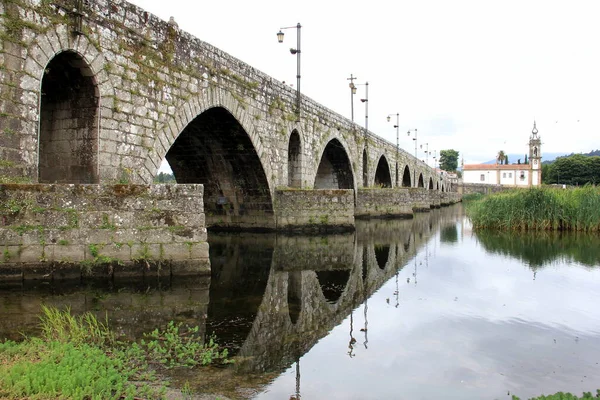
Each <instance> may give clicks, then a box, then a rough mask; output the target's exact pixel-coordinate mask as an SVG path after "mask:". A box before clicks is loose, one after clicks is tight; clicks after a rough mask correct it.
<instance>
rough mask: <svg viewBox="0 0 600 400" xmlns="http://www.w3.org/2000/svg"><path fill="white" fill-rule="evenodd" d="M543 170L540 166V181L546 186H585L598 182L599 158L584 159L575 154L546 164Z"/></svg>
mask: <svg viewBox="0 0 600 400" xmlns="http://www.w3.org/2000/svg"><path fill="white" fill-rule="evenodd" d="M547 165H548V167H547V169H546V170H545V169H544V167H543V165H542V181H543V182H544V183H548V184H557V183H559V184H568V185H585V184H586V183H592V184H596V183H598V182H600V157H599V156H591V157H586V156H584V155H581V154H575V155H572V156H567V157H560V158H557V159H556V161H554V162H553V163H551V164H547Z"/></svg>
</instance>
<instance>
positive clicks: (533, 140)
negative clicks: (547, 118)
mask: <svg viewBox="0 0 600 400" xmlns="http://www.w3.org/2000/svg"><path fill="white" fill-rule="evenodd" d="M541 185H542V141H541V139H540V137H539V136H538V130H537V128H536V126H535V121H533V130H532V131H531V136H530V137H529V187H539V186H541Z"/></svg>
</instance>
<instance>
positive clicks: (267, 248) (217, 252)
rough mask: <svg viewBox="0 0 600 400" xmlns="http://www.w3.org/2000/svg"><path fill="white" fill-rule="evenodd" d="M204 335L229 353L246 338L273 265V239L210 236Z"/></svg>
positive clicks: (225, 235) (224, 235)
mask: <svg viewBox="0 0 600 400" xmlns="http://www.w3.org/2000/svg"><path fill="white" fill-rule="evenodd" d="M208 241H209V248H208V251H209V257H210V289H209V298H208V306H207V311H206V314H207V316H206V332H214V333H215V334H216V335H217V336H218V337H219V340H222V343H227V344H228V345H227V347H228V349H229V350H230V351H233V354H235V353H237V350H238V349H239V348H240V347H241V346H242V345H243V343H244V341H245V340H246V338H247V337H248V336H249V335H250V332H251V330H252V325H253V324H254V321H255V319H256V316H257V315H258V313H259V312H260V305H261V303H262V301H263V297H264V295H265V292H266V290H267V282H268V280H269V275H270V272H271V265H272V263H273V251H274V244H275V238H274V236H268V237H263V238H260V237H258V236H256V235H252V236H251V235H248V234H246V235H243V234H240V235H230V234H218V233H211V234H210V235H209V238H208Z"/></svg>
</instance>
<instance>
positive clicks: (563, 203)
mask: <svg viewBox="0 0 600 400" xmlns="http://www.w3.org/2000/svg"><path fill="white" fill-rule="evenodd" d="M466 212H467V215H468V216H469V217H470V218H471V221H472V223H473V228H475V229H498V230H519V231H527V230H535V231H542V230H557V231H560V230H565V231H583V232H598V231H600V188H597V187H595V186H590V185H588V186H584V187H580V188H575V189H571V190H565V189H558V188H547V187H543V188H533V189H528V190H513V191H508V192H502V193H496V194H492V195H489V196H485V197H482V198H481V199H479V200H475V201H470V202H467V206H466Z"/></svg>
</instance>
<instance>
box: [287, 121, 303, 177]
mask: <svg viewBox="0 0 600 400" xmlns="http://www.w3.org/2000/svg"><path fill="white" fill-rule="evenodd" d="M288 187H291V188H300V187H302V143H301V141H300V135H299V134H298V131H297V130H296V129H294V130H293V131H292V133H291V134H290V139H289V143H288Z"/></svg>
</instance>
